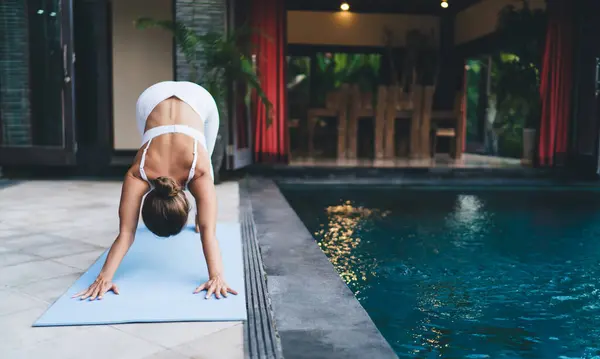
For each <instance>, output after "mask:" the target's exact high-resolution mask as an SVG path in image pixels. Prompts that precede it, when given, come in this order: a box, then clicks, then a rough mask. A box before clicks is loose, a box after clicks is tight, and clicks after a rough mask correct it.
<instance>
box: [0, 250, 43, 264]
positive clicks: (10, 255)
mask: <svg viewBox="0 0 600 359" xmlns="http://www.w3.org/2000/svg"><path fill="white" fill-rule="evenodd" d="M40 260H43V258H41V257H38V256H35V255H32V254H27V253H21V252H16V251H11V250H9V249H5V250H0V267H8V266H12V265H15V264H21V263H27V262H33V261H40Z"/></svg>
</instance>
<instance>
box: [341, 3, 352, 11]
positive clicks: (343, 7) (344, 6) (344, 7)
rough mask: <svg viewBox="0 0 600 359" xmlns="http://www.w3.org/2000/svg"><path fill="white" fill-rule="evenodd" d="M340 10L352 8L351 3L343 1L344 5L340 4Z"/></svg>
mask: <svg viewBox="0 0 600 359" xmlns="http://www.w3.org/2000/svg"><path fill="white" fill-rule="evenodd" d="M340 10H342V11H348V10H350V5H349V4H348V3H347V2H343V3H342V5H340Z"/></svg>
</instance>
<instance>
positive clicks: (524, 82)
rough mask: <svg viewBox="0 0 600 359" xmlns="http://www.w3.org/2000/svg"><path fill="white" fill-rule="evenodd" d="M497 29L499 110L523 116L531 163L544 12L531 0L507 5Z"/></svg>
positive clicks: (525, 151)
mask: <svg viewBox="0 0 600 359" xmlns="http://www.w3.org/2000/svg"><path fill="white" fill-rule="evenodd" d="M497 30H498V33H499V35H500V41H501V47H502V49H503V53H502V54H499V55H497V56H496V59H495V60H496V61H495V63H496V64H497V66H498V68H497V70H498V71H497V82H496V85H497V91H498V108H499V112H500V113H503V115H504V118H506V117H507V115H510V113H509V112H512V115H513V117H515V116H518V117H519V118H520V119H521V123H522V142H523V161H524V162H527V163H532V162H533V158H534V153H535V145H536V142H537V141H536V136H537V128H538V126H539V120H540V105H541V104H540V94H539V91H540V71H541V66H542V56H543V50H544V39H545V34H546V14H545V11H544V10H542V9H533V8H532V7H531V4H530V1H529V0H522V1H521V6H520V7H519V8H517V7H516V6H514V5H508V6H506V7H504V8H503V9H502V10H501V11H500V13H499V16H498V25H497ZM509 117H510V116H509ZM512 125H514V123H512Z"/></svg>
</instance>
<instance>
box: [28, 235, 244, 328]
mask: <svg viewBox="0 0 600 359" xmlns="http://www.w3.org/2000/svg"><path fill="white" fill-rule="evenodd" d="M217 238H218V240H219V246H220V248H221V255H222V257H223V265H224V274H225V279H226V280H227V283H228V284H229V285H230V286H231V287H232V288H233V289H235V290H236V291H237V292H238V295H232V294H229V296H228V297H227V298H225V299H220V300H218V299H215V297H214V296H213V297H212V298H210V299H208V300H207V299H204V298H205V296H206V292H201V293H198V294H193V291H194V289H196V287H197V286H198V285H200V284H202V283H204V282H205V281H206V280H207V279H208V271H207V268H206V261H205V260H204V256H203V254H202V243H201V242H200V237H199V234H198V233H195V232H194V230H193V228H191V227H189V228H185V229H184V230H183V232H182V233H180V234H179V235H177V236H174V237H171V238H166V239H165V238H158V237H156V236H154V235H153V234H152V233H151V232H150V231H148V229H146V228H139V229H138V231H137V234H136V239H135V242H134V243H133V245H132V246H131V248H130V249H129V252H128V253H127V255H126V256H125V258H124V259H123V262H122V263H121V266H120V267H119V269H118V270H117V272H116V273H115V277H114V279H113V281H114V282H115V283H116V284H117V286H118V287H119V291H120V295H115V294H113V293H112V292H110V293H107V294H106V295H105V296H104V298H103V299H102V300H96V301H88V300H79V299H72V298H71V297H72V296H73V295H74V294H75V293H78V292H80V291H82V290H84V289H86V288H87V287H88V286H89V285H90V284H91V283H92V282H93V281H94V280H95V279H96V276H97V275H98V273H99V272H100V270H101V269H102V266H103V264H104V260H105V259H106V255H107V252H105V253H104V254H103V255H102V256H100V258H98V260H97V261H96V262H95V263H94V264H93V265H92V266H91V267H90V269H88V271H87V272H85V273H84V274H83V275H82V276H81V278H79V279H78V280H77V281H76V282H75V284H73V285H72V286H71V288H69V290H67V292H66V293H65V294H63V295H62V296H61V297H60V298H59V299H58V300H57V301H56V302H55V303H54V304H53V305H52V306H51V307H50V308H49V309H48V311H46V313H44V314H43V315H42V316H41V317H40V318H39V319H38V320H37V321H36V322H35V323H34V324H33V326H34V327H42V326H65V325H93V324H122V323H156V322H184V321H185V322H191V321H238V320H246V298H245V295H244V272H243V268H244V265H243V258H242V243H241V235H240V225H239V223H218V224H217Z"/></svg>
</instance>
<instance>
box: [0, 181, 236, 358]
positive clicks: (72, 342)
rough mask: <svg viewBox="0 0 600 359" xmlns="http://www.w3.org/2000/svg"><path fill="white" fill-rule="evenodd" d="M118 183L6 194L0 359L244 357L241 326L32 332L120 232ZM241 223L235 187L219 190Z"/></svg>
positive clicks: (223, 210)
mask: <svg viewBox="0 0 600 359" xmlns="http://www.w3.org/2000/svg"><path fill="white" fill-rule="evenodd" d="M120 190H121V183H120V182H96V181H30V182H24V183H21V184H17V185H14V186H9V187H5V188H0V353H1V354H0V357H1V358H2V359H13V358H18V359H24V358H44V359H54V358H56V359H70V358H77V359H84V358H85V359H88V358H89V359H93V358H99V359H107V358H111V359H112V358H114V359H138V358H139V359H184V358H188V359H189V358H223V359H230V358H231V359H236V358H243V357H244V355H243V326H242V323H240V322H212V323H167V324H128V325H111V326H88V327H57V328H32V327H31V324H32V323H33V322H34V321H35V320H36V319H37V318H38V317H39V316H40V315H41V314H42V313H43V312H44V311H45V310H46V309H47V308H48V306H49V305H50V304H51V303H52V302H54V300H56V299H57V298H58V297H59V296H60V295H61V294H62V293H64V292H65V291H66V290H67V288H68V287H69V286H70V285H71V284H72V283H73V282H74V281H75V280H76V279H77V278H78V277H79V276H80V275H81V274H82V273H83V272H84V271H85V270H86V269H87V268H88V267H89V266H90V265H91V264H92V263H93V262H94V260H95V259H96V258H97V257H98V256H100V254H101V253H102V252H103V251H104V250H105V249H106V248H107V247H108V246H110V244H111V243H112V241H113V240H114V238H115V236H116V234H117V232H116V229H117V224H118V218H117V207H118V201H119V194H120ZM217 195H218V198H219V220H222V221H238V207H239V191H238V185H237V183H235V182H233V183H225V184H221V185H219V186H218V187H217Z"/></svg>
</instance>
